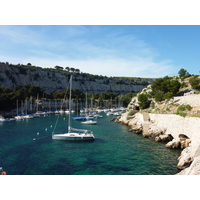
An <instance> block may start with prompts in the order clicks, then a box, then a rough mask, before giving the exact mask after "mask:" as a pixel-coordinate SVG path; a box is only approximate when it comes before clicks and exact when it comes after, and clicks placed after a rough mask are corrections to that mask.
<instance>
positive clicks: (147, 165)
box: [0, 114, 180, 175]
mask: <svg viewBox="0 0 200 200" xmlns="http://www.w3.org/2000/svg"><path fill="white" fill-rule="evenodd" d="M72 117H74V116H72ZM111 118H112V116H106V115H105V114H104V115H103V118H99V119H97V125H83V124H81V122H80V121H73V120H72V127H74V128H81V129H89V130H92V131H93V133H94V136H95V140H94V141H90V142H87V141H83V142H82V141H81V142H70V141H59V140H52V138H51V134H52V131H54V132H63V133H64V132H66V131H67V124H68V115H66V114H63V115H49V116H48V117H40V118H34V119H26V120H22V121H13V122H1V123H0V167H3V169H4V171H6V172H7V174H10V175H167V174H168V175H172V174H176V173H178V170H177V167H176V166H177V158H178V156H179V155H180V150H172V149H168V148H166V147H165V145H164V144H163V143H156V142H155V141H154V140H151V139H148V138H143V137H142V135H138V134H136V133H135V132H130V131H129V128H128V127H127V126H122V125H120V124H118V123H115V122H110V121H109V120H110V119H111ZM57 120H58V123H57V126H56V130H54V125H55V124H56V121H57Z"/></svg>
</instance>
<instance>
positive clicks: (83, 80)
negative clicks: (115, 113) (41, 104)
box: [0, 62, 152, 94]
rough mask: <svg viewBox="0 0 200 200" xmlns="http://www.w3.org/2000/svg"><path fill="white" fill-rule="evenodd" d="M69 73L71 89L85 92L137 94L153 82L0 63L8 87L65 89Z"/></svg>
mask: <svg viewBox="0 0 200 200" xmlns="http://www.w3.org/2000/svg"><path fill="white" fill-rule="evenodd" d="M70 74H73V88H76V89H78V90H80V91H81V92H88V93H101V92H113V93H118V94H126V93H129V92H131V93H137V92H139V91H140V90H142V89H143V88H144V87H145V86H146V85H148V84H149V83H150V82H152V79H141V78H132V79H130V78H116V77H115V78H112V77H110V78H108V77H104V76H97V75H91V74H85V73H80V70H73V71H67V70H64V69H63V67H59V66H57V67H55V69H52V68H48V69H44V68H41V67H35V66H32V65H31V64H30V63H28V64H27V65H20V64H18V65H13V64H9V63H2V62H1V63H0V85H4V86H6V87H10V88H14V87H16V86H19V87H22V86H24V85H35V86H39V87H41V88H43V89H44V90H45V92H47V93H52V92H54V91H56V90H65V89H66V87H67V84H68V82H69V77H70Z"/></svg>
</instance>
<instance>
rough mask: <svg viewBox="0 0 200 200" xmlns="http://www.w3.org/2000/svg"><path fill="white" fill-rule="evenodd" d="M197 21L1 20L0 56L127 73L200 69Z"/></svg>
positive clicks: (43, 64)
mask: <svg viewBox="0 0 200 200" xmlns="http://www.w3.org/2000/svg"><path fill="white" fill-rule="evenodd" d="M199 55H200V26H192V25H188V26H186V25H185V26H184V25H179V26H178V25H172V26H169V25H163V26H162V25H149V26H148V25H127V26H126V25H102V26H101V25H86V26H84V25H80V26H78V25H63V26H61V25H56V26H51V25H39V26H36V25H31V26H26V25H22V26H16V25H8V26H6V25H1V26H0V61H1V62H9V63H12V64H18V63H21V64H27V63H29V62H30V63H31V64H32V65H36V66H40V67H54V66H55V65H59V66H62V67H67V66H68V67H73V68H77V69H80V71H81V72H86V73H91V74H97V75H106V76H127V77H150V78H151V77H153V78H156V77H163V76H166V75H168V76H172V75H178V71H179V70H180V69H181V68H184V69H186V70H187V71H188V72H189V73H191V74H199V71H200V56H199Z"/></svg>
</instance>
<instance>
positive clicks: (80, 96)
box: [0, 85, 135, 111]
mask: <svg viewBox="0 0 200 200" xmlns="http://www.w3.org/2000/svg"><path fill="white" fill-rule="evenodd" d="M65 95H66V97H69V89H68V91H67V92H66V91H61V90H57V91H55V92H53V93H46V92H45V91H44V89H42V88H40V87H39V86H34V85H32V86H31V85H24V86H23V87H15V88H14V89H11V88H9V87H5V86H0V110H1V111H5V110H10V109H14V108H16V102H17V100H18V101H19V102H21V101H25V100H27V101H29V98H30V97H32V100H33V101H34V100H35V99H36V98H37V97H39V99H41V98H43V99H48V100H63V99H64V97H65ZM85 95H86V94H85V93H83V92H81V91H79V90H78V89H76V88H74V89H72V99H73V100H74V101H77V100H80V101H84V100H85V99H86V97H85ZM133 96H135V94H132V93H128V94H125V95H118V94H115V93H112V92H108V93H106V92H102V93H100V94H98V93H96V94H90V93H88V94H87V98H88V101H90V100H91V99H92V100H94V101H97V102H99V103H100V104H102V105H103V102H104V101H107V102H109V104H108V105H107V106H108V107H111V101H113V104H115V102H117V103H118V104H120V105H121V106H125V107H126V106H127V105H128V104H129V102H130V101H131V99H132V97H133ZM113 106H114V105H113Z"/></svg>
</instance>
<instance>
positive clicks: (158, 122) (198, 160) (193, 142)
mask: <svg viewBox="0 0 200 200" xmlns="http://www.w3.org/2000/svg"><path fill="white" fill-rule="evenodd" d="M117 121H118V122H120V123H124V124H126V125H128V126H130V130H133V131H136V132H137V133H141V134H142V135H143V136H144V137H149V138H153V139H155V141H156V142H165V143H166V145H165V146H166V147H168V148H173V149H175V148H181V149H183V151H182V153H181V155H180V157H179V158H178V164H177V168H178V169H180V170H183V171H181V172H180V173H179V174H180V175H182V174H200V134H199V132H200V118H197V117H185V118H184V117H181V116H178V115H174V114H147V113H145V114H144V113H143V114H142V113H136V114H135V115H134V116H133V117H131V118H130V117H128V113H125V114H123V115H122V116H121V118H118V119H117ZM145 126H146V128H145ZM147 127H148V129H147Z"/></svg>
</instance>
